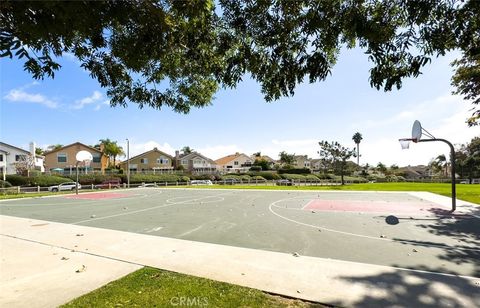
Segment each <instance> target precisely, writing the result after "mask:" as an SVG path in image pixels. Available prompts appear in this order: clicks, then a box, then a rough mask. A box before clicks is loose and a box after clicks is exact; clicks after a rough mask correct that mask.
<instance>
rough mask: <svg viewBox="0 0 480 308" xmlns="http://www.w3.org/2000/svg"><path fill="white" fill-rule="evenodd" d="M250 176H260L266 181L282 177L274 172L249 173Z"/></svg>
mask: <svg viewBox="0 0 480 308" xmlns="http://www.w3.org/2000/svg"><path fill="white" fill-rule="evenodd" d="M248 174H249V175H250V176H261V177H263V178H264V179H266V180H269V181H271V180H280V179H281V178H282V177H281V176H280V175H278V173H276V172H274V171H261V172H249V173H248Z"/></svg>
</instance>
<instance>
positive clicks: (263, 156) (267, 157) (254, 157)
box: [250, 155, 275, 163]
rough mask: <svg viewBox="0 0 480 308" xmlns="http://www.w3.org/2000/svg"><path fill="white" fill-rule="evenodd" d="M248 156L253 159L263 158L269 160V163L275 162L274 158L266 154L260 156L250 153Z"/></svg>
mask: <svg viewBox="0 0 480 308" xmlns="http://www.w3.org/2000/svg"><path fill="white" fill-rule="evenodd" d="M250 158H251V159H253V160H255V159H263V160H266V161H268V162H271V163H274V162H275V159H273V158H271V157H270V156H268V155H261V156H255V155H252V156H251V157H250Z"/></svg>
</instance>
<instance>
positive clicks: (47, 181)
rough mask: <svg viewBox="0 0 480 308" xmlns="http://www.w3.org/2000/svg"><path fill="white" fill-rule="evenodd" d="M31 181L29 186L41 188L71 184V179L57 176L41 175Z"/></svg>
mask: <svg viewBox="0 0 480 308" xmlns="http://www.w3.org/2000/svg"><path fill="white" fill-rule="evenodd" d="M30 179H31V181H30V183H29V186H41V187H45V186H52V185H58V184H61V183H65V182H70V179H68V178H64V177H61V176H55V175H40V176H35V177H31V178H30Z"/></svg>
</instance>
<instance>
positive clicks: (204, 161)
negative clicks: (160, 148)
mask: <svg viewBox="0 0 480 308" xmlns="http://www.w3.org/2000/svg"><path fill="white" fill-rule="evenodd" d="M175 166H176V167H177V168H182V169H183V170H186V171H188V172H190V173H192V174H210V173H215V172H216V171H217V164H216V163H215V162H214V161H213V160H211V159H210V158H208V157H206V156H203V155H202V154H200V153H197V152H192V153H183V154H180V152H179V151H175ZM180 166H181V167H180Z"/></svg>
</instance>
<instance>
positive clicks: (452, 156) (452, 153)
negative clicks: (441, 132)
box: [417, 138, 457, 213]
mask: <svg viewBox="0 0 480 308" xmlns="http://www.w3.org/2000/svg"><path fill="white" fill-rule="evenodd" d="M431 141H441V142H445V143H446V144H448V146H449V147H450V165H451V173H452V179H451V181H452V210H451V212H452V213H453V212H455V210H456V209H457V189H456V183H455V148H454V147H453V144H452V143H451V142H450V141H448V140H445V139H438V138H435V139H420V140H418V141H417V142H431Z"/></svg>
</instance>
